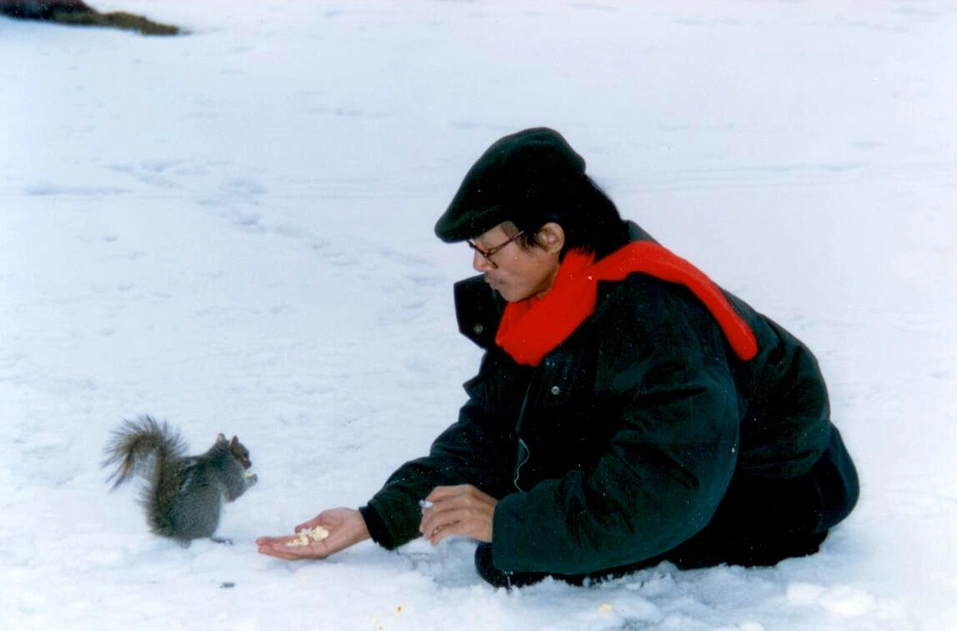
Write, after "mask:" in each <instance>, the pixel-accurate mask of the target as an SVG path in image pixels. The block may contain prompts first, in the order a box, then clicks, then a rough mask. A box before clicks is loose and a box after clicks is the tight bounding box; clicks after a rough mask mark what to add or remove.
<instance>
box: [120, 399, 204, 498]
mask: <svg viewBox="0 0 957 631" xmlns="http://www.w3.org/2000/svg"><path fill="white" fill-rule="evenodd" d="M185 453H186V445H185V443H184V442H183V439H182V438H181V437H180V435H179V433H178V432H177V431H176V430H174V429H172V428H170V426H169V425H167V424H166V423H165V422H159V421H157V420H156V419H154V418H153V417H151V416H141V417H139V418H138V419H137V420H135V421H129V420H128V421H126V422H125V423H123V426H122V427H121V428H120V429H119V430H117V431H116V432H114V433H113V437H112V439H111V440H110V442H109V443H108V444H107V446H106V460H104V461H103V466H104V467H108V466H111V465H118V467H117V469H116V471H114V472H113V474H112V475H110V477H109V478H107V480H106V481H107V482H110V481H113V488H114V489H115V488H116V487H118V486H120V485H121V484H123V483H124V482H126V481H128V480H129V479H130V478H132V477H133V476H134V475H139V476H141V477H144V478H147V479H152V478H154V476H155V475H157V474H159V472H160V471H161V470H162V469H163V468H164V466H165V465H168V464H170V463H172V462H174V461H176V460H180V459H182V458H183V457H184V455H185Z"/></svg>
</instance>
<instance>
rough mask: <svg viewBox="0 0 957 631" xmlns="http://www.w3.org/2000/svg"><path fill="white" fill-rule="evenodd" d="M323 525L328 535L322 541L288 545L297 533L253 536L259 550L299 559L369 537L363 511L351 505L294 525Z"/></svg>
mask: <svg viewBox="0 0 957 631" xmlns="http://www.w3.org/2000/svg"><path fill="white" fill-rule="evenodd" d="M316 526H322V527H323V528H325V529H326V530H328V531H329V536H328V537H326V538H325V539H323V540H322V541H312V540H310V541H309V543H307V544H306V545H289V543H290V542H293V541H296V540H297V539H298V538H299V537H298V536H297V535H288V536H284V537H260V538H259V539H256V545H257V546H259V552H260V554H266V555H268V556H271V557H278V558H280V559H286V560H287V561H296V560H298V559H325V558H326V557H328V556H330V555H332V554H335V553H336V552H339V551H341V550H345V549H346V548H348V547H350V546H353V545H355V544H357V543H359V542H360V541H365V540H366V539H368V538H369V529H368V528H366V522H365V520H364V519H362V513H360V512H359V511H357V510H354V509H351V508H332V509H329V510H326V511H323V512H321V513H319V514H318V515H317V516H316V517H314V518H312V519H310V520H309V521H307V522H306V523H304V524H299V525H298V526H296V530H295V531H296V532H297V533H298V532H300V531H302V530H309V529H312V528H315V527H316Z"/></svg>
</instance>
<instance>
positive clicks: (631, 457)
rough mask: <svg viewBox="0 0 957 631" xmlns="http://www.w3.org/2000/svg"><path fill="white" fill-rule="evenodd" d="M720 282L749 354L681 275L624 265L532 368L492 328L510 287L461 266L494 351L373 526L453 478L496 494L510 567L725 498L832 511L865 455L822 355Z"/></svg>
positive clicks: (475, 327)
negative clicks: (848, 441) (734, 345)
mask: <svg viewBox="0 0 957 631" xmlns="http://www.w3.org/2000/svg"><path fill="white" fill-rule="evenodd" d="M631 229H632V234H633V239H635V240H639V239H650V237H649V236H648V235H647V234H646V233H644V232H643V231H642V230H641V229H640V228H638V227H637V226H636V225H634V224H632V225H631ZM726 295H727V297H728V298H729V300H730V301H731V302H732V304H733V306H734V308H735V310H736V311H737V312H738V314H739V315H740V316H741V317H742V318H743V319H744V320H745V321H746V322H747V323H748V324H749V326H750V327H751V329H752V330H753V332H754V334H755V336H756V337H757V341H758V348H759V351H758V355H757V356H756V357H755V358H753V359H751V360H750V361H742V360H740V359H739V358H738V357H737V356H736V355H735V353H734V352H733V351H732V350H731V349H730V347H729V345H728V343H727V340H726V339H725V337H724V335H723V334H722V332H721V330H720V328H719V327H718V326H717V324H716V322H715V320H714V318H713V316H712V315H711V313H710V312H709V311H708V310H707V308H706V307H705V306H704V305H703V304H702V303H701V302H700V301H698V300H697V299H696V298H695V297H694V296H693V295H692V294H691V292H690V291H689V290H688V289H686V288H684V287H682V286H679V285H675V284H671V283H668V282H664V281H661V280H659V279H657V278H654V277H652V276H648V275H644V274H632V275H631V276H629V277H628V278H626V279H625V280H624V281H622V282H620V283H602V284H600V286H599V299H598V304H597V307H596V309H595V311H594V313H593V314H592V316H591V317H590V318H588V319H587V320H586V321H585V322H584V323H583V324H582V325H581V326H580V327H579V328H578V329H577V330H576V331H575V332H574V333H573V334H572V335H571V336H570V337H569V338H567V339H566V340H565V341H564V342H563V343H562V344H560V345H559V346H558V347H557V348H555V349H554V350H553V351H552V352H551V353H549V354H548V355H547V356H546V357H545V359H544V360H543V361H542V363H541V364H540V365H539V366H537V367H534V368H532V367H528V366H522V365H518V364H517V363H515V362H514V361H513V360H512V359H511V358H510V357H509V356H508V355H506V354H505V352H504V351H502V349H500V348H499V347H497V346H496V345H495V344H494V338H495V332H496V329H497V326H498V322H499V320H500V318H501V313H502V309H503V308H504V302H503V301H502V300H501V298H500V297H499V296H498V295H497V294H495V293H494V292H493V291H492V290H491V289H490V288H489V287H488V286H487V285H486V284H485V283H484V281H483V280H482V279H481V277H475V278H471V279H468V280H465V281H462V282H460V283H458V284H457V285H456V287H455V297H456V308H457V314H458V319H459V326H460V329H461V330H462V332H463V333H464V334H465V335H466V336H467V337H469V338H470V339H472V340H473V341H474V342H476V343H477V344H478V345H479V346H481V347H482V348H483V349H485V351H486V352H485V356H484V357H483V360H482V364H481V368H480V370H479V373H478V375H477V376H476V377H475V378H473V379H472V380H470V381H468V382H467V383H466V384H465V390H466V392H467V393H468V396H469V400H468V402H467V403H466V404H465V405H464V406H463V407H462V409H461V411H460V414H459V419H458V422H456V423H455V424H453V425H452V426H451V427H449V428H448V429H447V430H446V431H445V432H444V433H442V434H441V435H440V436H439V437H438V438H437V439H436V440H435V442H434V443H433V445H432V448H431V451H430V453H429V455H428V456H427V457H424V458H420V459H418V460H413V461H411V462H408V463H406V464H405V465H403V466H402V467H400V468H399V469H398V470H397V471H396V472H395V473H394V474H393V475H392V476H391V477H390V478H389V479H388V481H387V482H386V484H385V486H384V487H383V488H382V490H381V491H379V492H378V493H377V494H376V495H375V496H374V497H373V498H372V500H370V502H369V504H368V505H367V506H365V507H363V508H362V509H360V510H361V511H362V514H363V516H364V518H365V519H366V523H367V526H368V527H369V531H370V534H371V535H372V538H373V540H375V541H376V542H377V543H379V544H381V545H383V546H385V547H387V548H390V549H391V548H395V547H397V546H399V545H402V544H404V543H406V542H408V541H409V540H411V539H413V538H415V537H417V536H418V535H419V532H418V524H419V520H420V516H421V513H420V509H419V506H418V504H417V502H418V500H419V499H421V498H424V497H425V496H427V495H428V494H429V493H430V492H431V491H432V489H433V488H434V487H436V486H440V485H453V484H472V485H474V486H476V487H478V488H479V489H480V490H482V491H484V492H485V493H488V494H489V495H492V496H493V497H496V498H498V499H499V500H500V501H499V503H498V504H497V506H496V509H495V514H494V522H493V535H492V536H493V540H492V553H493V560H494V563H495V566H496V567H498V568H500V569H503V570H509V571H537V572H549V573H554V574H584V573H589V572H600V571H602V570H606V569H608V568H615V567H622V566H628V565H632V564H636V563H640V562H641V561H643V560H646V559H652V558H655V557H658V556H660V555H662V554H663V553H666V552H667V551H669V550H672V549H673V548H675V547H676V546H678V545H679V544H681V543H683V542H686V541H687V540H689V539H690V538H692V537H693V536H694V535H695V534H696V533H698V532H699V531H701V530H702V528H704V527H705V526H706V525H707V524H708V523H709V522H710V521H712V519H715V516H716V514H721V513H720V511H719V507H720V506H721V505H722V503H725V504H726V505H730V503H731V502H732V498H737V499H736V500H734V501H736V502H738V504H735V505H736V506H737V505H742V506H745V507H750V509H748V508H746V509H744V510H743V512H745V513H747V515H746V516H745V517H744V518H743V519H742V516H741V515H736V516H735V518H736V519H738V521H737V522H736V524H743V525H742V526H741V528H742V529H743V530H749V529H750V530H753V531H754V532H756V533H760V536H762V537H764V538H768V537H771V538H773V537H775V536H780V537H782V538H786V537H788V536H792V535H794V534H795V533H801V532H807V533H813V532H821V531H824V530H826V529H827V528H829V527H830V526H832V525H833V524H834V523H837V521H840V520H841V519H842V518H843V517H844V516H846V515H847V513H849V512H850V509H851V507H853V505H854V502H855V501H856V497H857V480H856V473H855V472H854V470H853V465H852V464H851V462H850V459H849V457H848V456H847V454H846V451H844V447H843V444H842V443H841V442H840V437H839V435H838V434H837V430H836V429H835V428H834V427H833V425H832V424H831V422H830V420H829V407H828V396H827V391H826V388H825V385H824V380H823V378H822V376H821V373H820V371H819V369H818V365H817V362H816V360H815V359H814V357H813V356H812V354H811V353H810V351H809V350H808V349H807V348H806V347H805V346H804V345H803V344H801V342H799V341H798V340H797V339H795V338H794V337H793V336H792V335H790V334H789V333H788V332H787V331H785V330H784V329H782V328H781V327H780V326H778V325H777V324H775V323H774V322H772V321H771V320H769V319H768V318H766V317H764V316H762V315H760V314H758V313H756V312H755V311H754V310H753V309H751V307H749V306H748V305H747V304H745V303H744V302H742V301H741V300H739V299H738V298H736V297H734V296H732V295H730V294H726ZM822 460H826V461H827V463H826V464H827V465H828V466H826V467H824V469H825V470H826V472H827V473H826V474H825V475H822V474H820V473H818V472H819V471H820V470H822V467H821V466H820V465H819V466H817V467H815V464H816V463H819V462H820V461H822ZM832 462H833V464H832ZM812 468H814V471H813V472H812ZM795 481H799V482H800V484H799V485H797V486H795ZM796 488H800V489H801V490H800V492H796V491H795V489H796ZM740 498H744V502H741V501H740ZM769 506H775V507H776V509H775V511H776V512H777V514H769V512H768V510H769V509H768V508H767V507H769ZM782 510H783V511H784V513H785V514H783V515H782V514H780V513H781V511H782ZM725 512H727V511H725ZM735 512H736V513H742V510H738V509H735ZM735 527H736V528H737V527H738V526H737V525H736V526H735Z"/></svg>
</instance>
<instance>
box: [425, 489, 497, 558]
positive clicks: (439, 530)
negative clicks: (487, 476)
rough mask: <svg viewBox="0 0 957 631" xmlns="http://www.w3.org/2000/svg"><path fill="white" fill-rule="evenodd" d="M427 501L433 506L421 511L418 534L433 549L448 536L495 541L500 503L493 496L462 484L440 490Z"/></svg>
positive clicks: (431, 494)
mask: <svg viewBox="0 0 957 631" xmlns="http://www.w3.org/2000/svg"><path fill="white" fill-rule="evenodd" d="M425 499H426V500H427V501H428V502H430V503H431V506H429V507H428V508H423V509H422V522H421V523H420V524H419V532H421V533H422V536H423V537H425V538H426V540H427V541H428V542H429V543H431V544H432V545H436V544H438V543H439V542H440V541H442V540H443V539H445V538H446V537H448V536H449V535H459V536H462V537H470V538H472V539H475V540H477V541H484V542H486V543H489V542H491V541H492V516H493V515H494V514H495V506H496V504H498V500H496V499H495V498H494V497H492V496H491V495H487V494H485V493H483V492H482V491H479V490H478V489H477V488H475V487H474V486H472V485H470V484H462V485H460V486H437V487H435V490H433V491H432V492H431V493H429V496H428V497H427V498H425Z"/></svg>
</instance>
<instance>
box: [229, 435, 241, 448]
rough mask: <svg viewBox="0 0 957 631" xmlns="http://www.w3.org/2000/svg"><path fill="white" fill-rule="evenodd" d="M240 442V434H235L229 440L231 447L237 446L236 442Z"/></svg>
mask: <svg viewBox="0 0 957 631" xmlns="http://www.w3.org/2000/svg"><path fill="white" fill-rule="evenodd" d="M238 442H239V437H238V436H233V438H232V440H230V441H229V446H230V447H235V446H236V443H238Z"/></svg>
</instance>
